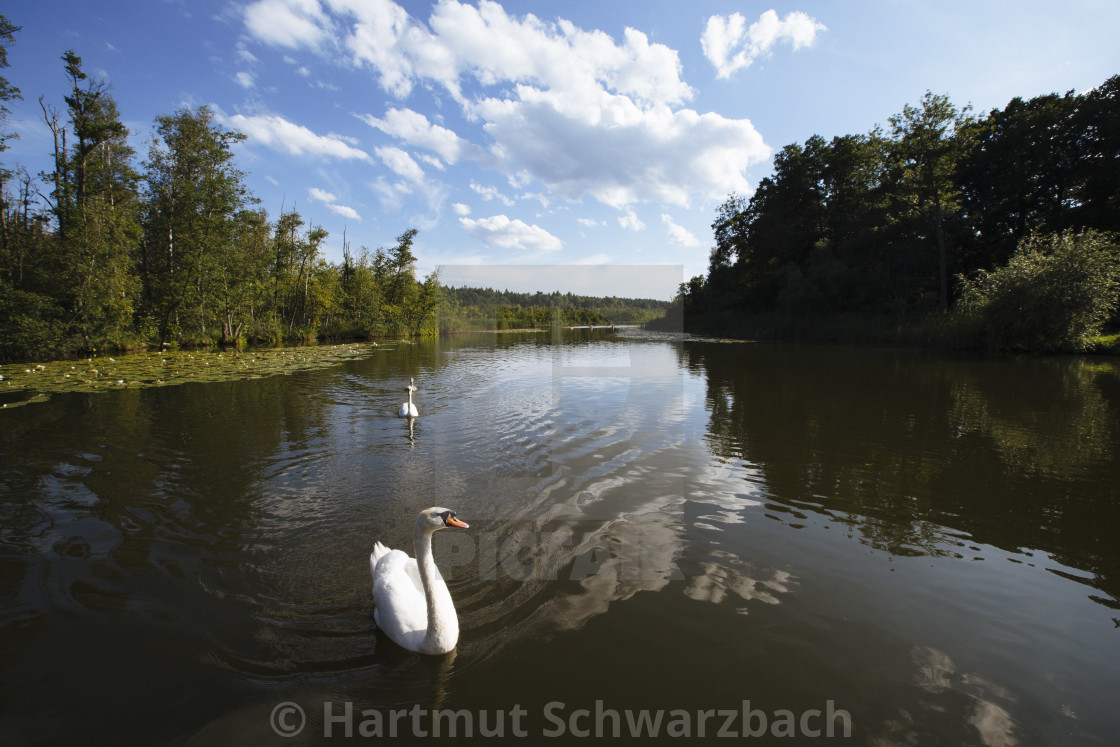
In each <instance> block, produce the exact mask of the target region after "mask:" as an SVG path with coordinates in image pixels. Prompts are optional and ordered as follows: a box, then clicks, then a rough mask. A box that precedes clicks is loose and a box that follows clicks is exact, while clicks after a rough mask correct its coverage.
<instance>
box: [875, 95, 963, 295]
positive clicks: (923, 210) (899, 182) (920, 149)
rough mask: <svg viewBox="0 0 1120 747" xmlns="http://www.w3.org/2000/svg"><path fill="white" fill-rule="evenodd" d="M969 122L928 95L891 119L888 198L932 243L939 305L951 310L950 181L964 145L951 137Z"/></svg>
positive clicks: (955, 203) (955, 205)
mask: <svg viewBox="0 0 1120 747" xmlns="http://www.w3.org/2000/svg"><path fill="white" fill-rule="evenodd" d="M970 121H971V117H970V115H969V108H968V107H965V108H963V109H958V108H957V107H956V106H955V105H953V103H952V102H951V101H950V100H949V97H948V96H942V95H937V94H934V93H931V92H929V91H927V92H926V94H925V96H923V97H922V101H921V105H920V106H911V105H909V104H907V105H906V106H905V107H904V108H903V110H902V113H901V114H896V115H894V116H892V117H890V119H889V122H890V125H891V136H892V139H893V143H892V147H891V156H892V163H891V166H892V174H891V187H890V194H891V195H892V197H893V198H894V201H895V208H896V210H897V212H898V214H899V216H900V217H901V218H903V219H910V220H913V221H914V222H915V224H916V225H917V226H918V227H919V230H921V231H923V232H924V233H925V234H927V236H928V237H929V238H931V239H932V242H933V244H934V245H935V247H936V254H937V281H938V282H937V288H938V290H937V305H938V308H939V309H940V310H941V312H942V313H944V312H945V311H946V310H947V309H948V308H949V229H948V223H949V221H950V220H951V218H952V216H953V215H954V213H955V212H956V211H957V210H958V209H959V202H960V201H959V194H958V192H957V189H956V184H955V182H954V179H953V176H954V173H955V171H956V164H957V160H958V158H959V157H960V152H961V149H962V146H963V142H962V140H961V139H960V138H956V137H954V136H955V135H956V134H957V132H958V131H960V130H962V129H963V128H964V127H965V125H967V124H968V123H969V122H970Z"/></svg>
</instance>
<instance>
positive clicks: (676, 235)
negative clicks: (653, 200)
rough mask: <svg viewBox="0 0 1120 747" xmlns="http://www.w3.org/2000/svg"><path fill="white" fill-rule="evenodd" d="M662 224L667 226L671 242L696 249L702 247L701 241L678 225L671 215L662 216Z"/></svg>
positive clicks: (663, 214)
mask: <svg viewBox="0 0 1120 747" xmlns="http://www.w3.org/2000/svg"><path fill="white" fill-rule="evenodd" d="M661 222H662V223H664V224H665V227H666V229H667V230H668V232H669V241H670V242H671V243H673V244H676V245H677V246H684V247H694V246H700V239H698V238H696V235H695V234H693V233H692V231H689V230H688V229H687V228H685V227H684V226H682V225H679V224H677V223H676V222H675V221H674V220H673V217H672V216H671V215H668V214H666V213H662V214H661Z"/></svg>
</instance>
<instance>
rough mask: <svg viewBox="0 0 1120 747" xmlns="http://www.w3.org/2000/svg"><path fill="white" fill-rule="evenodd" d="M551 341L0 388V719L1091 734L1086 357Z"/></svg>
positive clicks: (385, 349)
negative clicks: (410, 642)
mask: <svg viewBox="0 0 1120 747" xmlns="http://www.w3.org/2000/svg"><path fill="white" fill-rule="evenodd" d="M556 334H557V338H556V339H553V338H552V336H551V335H550V334H545V333H542V334H540V335H517V334H502V335H480V336H475V337H460V338H453V339H444V340H431V341H424V342H420V343H417V344H402V345H400V346H395V347H394V346H381V347H380V348H372V347H371V348H369V354H368V356H366V357H364V358H360V359H356V360H351V361H347V362H344V363H342V364H339V365H336V366H334V367H332V368H327V369H323V370H318V371H305V372H301V373H296V374H292V375H287V376H273V377H268V378H261V379H255V380H243V381H235V382H218V383H205V384H201V383H199V384H185V385H182V386H174V387H163V388H151V389H139V388H130V389H121V390H119V391H110V392H105V393H98V394H77V393H74V394H62V395H55V396H53V397H52V398H51V399H50V400H49V401H47V402H44V403H40V404H33V405H28V406H25V407H20V408H18V409H14V410H11V411H6V412H4V413H3V414H2V415H0V609H2V611H0V744H5V745H7V744H37V743H54V744H75V743H94V744H200V745H214V744H220V745H224V744H320V743H324V744H331V743H334V742H337V741H341V739H342V738H344V737H345V735H346V733H347V732H348V731H349V732H350V733H352V734H353V735H354V736H355V737H360V736H363V735H364V736H365V737H366V739H367V741H369V740H376V741H382V740H384V741H388V742H390V743H412V742H416V741H420V739H421V738H430V737H431V736H434V735H435V734H436V733H438V734H439V735H441V736H444V737H446V736H448V735H451V734H455V735H456V736H457V737H458V738H459V739H460V740H461V739H462V738H463V737H464V736H466V735H473V736H474V737H475V738H478V737H479V736H480V735H484V734H486V735H489V734H501V735H503V736H504V737H505V738H506V739H507V740H511V741H516V740H518V739H520V741H522V742H526V743H530V744H532V743H538V744H539V743H540V742H541V741H542V739H541V738H542V737H556V739H553V740H552V743H560V744H568V743H571V742H572V741H573V740H575V741H576V743H578V742H579V741H581V738H582V737H583V736H584V735H585V734H587V735H588V737H589V739H590V740H591V741H594V739H593V738H594V736H595V735H596V734H597V733H599V734H601V735H603V736H605V737H612V736H613V735H614V734H615V733H616V731H617V733H618V734H619V735H620V736H621V737H627V736H630V735H631V734H640V735H641V741H642V742H650V743H652V742H653V741H655V740H654V739H653V738H652V737H651V736H650V733H651V731H653V730H654V729H656V730H657V732H658V734H659V738H660V739H664V738H666V737H667V736H669V737H675V738H677V739H676V741H677V742H680V741H681V740H680V737H691V738H692V740H696V741H699V740H701V739H705V740H706V739H710V738H713V737H718V736H721V735H732V736H735V737H737V738H740V739H742V738H743V737H747V738H749V739H751V740H752V741H753V742H755V743H767V742H777V743H796V744H802V743H815V742H817V741H828V740H827V738H828V736H829V735H832V737H833V739H834V740H835V741H837V742H840V743H846V744H861V745H890V744H899V745H910V744H919V745H926V744H928V745H935V744H936V745H956V744H974V745H989V746H1005V745H1016V744H1022V745H1042V744H1062V745H1067V744H1068V745H1095V744H1100V745H1112V744H1115V743H1116V740H1117V738H1118V737H1120V709H1117V707H1116V706H1117V702H1118V701H1117V693H1118V692H1120V603H1118V600H1120V369H1118V367H1117V362H1116V361H1115V360H1112V361H1109V360H1092V359H1081V358H965V357H958V356H949V355H941V354H933V353H927V352H917V351H910V350H884V349H853V348H841V347H812V346H796V345H756V344H744V343H719V342H701V341H682V340H679V339H670V338H658V337H654V336H649V335H645V334H643V333H639V332H629V333H620V332H611V331H601V330H595V331H590V330H576V331H568V330H564V331H563V332H562V333H560V332H558V333H556ZM409 377H415V379H416V384H417V386H418V388H419V391H418V392H417V393H416V396H415V402H416V405H417V407H418V408H419V410H420V417H419V418H418V419H416V420H415V421H414V422H411V423H410V422H409V421H407V420H402V419H398V418H397V417H395V412H396V410H397V408H398V407H399V406H400V404H401V402H402V401H403V400H404V398H405V395H404V392H403V391H402V390H403V387H404V386H405V385H406V384H407V383H408V380H409ZM432 505H439V506H445V507H448V508H451V509H454V510H455V511H456V512H457V513H458V514H459V515H460V517H462V518H463V519H465V520H466V521H468V522H469V523H470V525H471V528H470V529H469V530H465V531H454V532H452V531H445V532H440V533H438V534H437V535H436V536H435V540H434V542H435V546H436V559H437V562H438V563H439V565H440V568H441V569H442V571H443V575H444V576H445V578H447V579H448V585H449V587H450V589H451V594H452V596H453V597H454V600H455V603H456V606H457V608H458V613H459V619H460V625H461V629H462V634H461V637H460V640H459V646H458V648H457V650H456V651H455V652H454V653H452V654H450V655H448V656H445V657H425V656H420V655H417V654H412V653H409V652H407V651H404V650H402V649H399V648H397V647H396V646H395V645H394V644H392V643H391V642H390V641H388V639H386V638H384V637H383V636H382V635H380V634H379V633H378V631H377V630H376V626H375V625H374V622H373V615H372V599H371V595H370V578H369V569H368V555H369V552H370V549H371V547H372V545H373V543H374V541H375V540H378V539H380V540H382V541H383V542H385V543H386V544H388V545H389V546H391V547H400V548H403V549H406V550H408V552H409V553H410V554H411V553H412V548H411V531H412V524H413V521H414V519H415V517H416V514H417V512H418V511H419V510H421V509H423V508H426V507H428V506H432ZM647 719H648V720H647ZM296 731H298V734H296V735H295V736H287V733H291V732H296ZM845 734H847V735H848V736H847V738H845ZM818 735H819V739H815V740H814V739H811V738H812V737H816V736H818ZM786 737H794V738H793V739H789V738H786ZM685 741H686V742H687V741H691V740H685Z"/></svg>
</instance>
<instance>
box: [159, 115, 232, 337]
mask: <svg viewBox="0 0 1120 747" xmlns="http://www.w3.org/2000/svg"><path fill="white" fill-rule="evenodd" d="M244 139H245V136H244V135H242V134H241V133H239V132H235V131H231V130H226V129H224V128H222V127H221V126H220V125H219V124H218V123H216V122H215V121H214V116H213V114H212V113H211V112H210V110H209V109H208V108H207V107H204V106H203V107H199V108H198V109H182V110H180V111H178V112H176V113H175V114H173V115H170V116H161V117H158V118H157V119H156V132H155V136H154V139H153V143H152V146H151V148H150V150H149V153H148V161H147V163H146V166H147V176H146V181H147V206H146V208H147V210H146V216H145V226H144V241H145V245H144V252H143V256H142V262H143V263H144V272H143V274H144V277H145V280H146V282H147V283H148V286H149V287H148V288H147V289H146V291H145V298H146V299H148V302H149V306H148V311H149V314H150V317H151V319H152V321H153V322H154V323H155V325H156V326H157V327H158V331H159V337H160V341H161V342H164V341H167V340H168V339H171V338H176V337H179V336H180V335H181V334H182V333H183V331H185V330H191V331H192V334H196V335H197V336H198V338H199V339H208V338H209V333H210V331H211V330H213V328H215V327H220V326H221V317H222V315H223V312H225V311H226V308H225V307H224V305H223V304H222V302H221V299H220V297H219V294H218V291H219V289H220V288H221V284H222V278H223V276H228V274H229V272H232V269H231V268H233V266H234V265H235V264H236V263H238V262H240V261H242V257H241V255H240V252H239V248H238V247H237V245H236V243H235V238H236V236H237V233H238V231H237V228H238V223H237V220H238V215H239V214H240V212H241V210H242V209H243V208H244V207H246V205H247V204H248V203H249V202H251V201H252V197H251V195H250V194H249V193H248V190H247V189H246V187H245V185H244V177H245V175H244V173H243V172H242V171H241V170H240V169H238V168H237V167H236V166H235V165H234V162H233V152H232V147H233V145H234V144H235V143H237V142H240V141H242V140H244Z"/></svg>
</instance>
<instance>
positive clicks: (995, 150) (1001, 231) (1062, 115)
mask: <svg viewBox="0 0 1120 747" xmlns="http://www.w3.org/2000/svg"><path fill="white" fill-rule="evenodd" d="M1080 104H1081V102H1080V97H1078V96H1076V95H1075V94H1074V93H1073V92H1072V91H1071V92H1069V93H1067V94H1065V95H1064V96H1059V95H1057V94H1050V95H1047V96H1038V97H1035V98H1033V99H1031V100H1029V101H1024V100H1023V99H1021V98H1015V99H1012V100H1011V101H1010V102H1009V103H1008V104H1007V106H1006V107H1004V109H1002V110H1000V109H993V110H992V111H991V112H990V113H989V114H988V115H987V116H986V117H984V118H982V119H979V120H976V121H974V122H971V123H969V124H968V125H967V127H966V128H965V133H966V134H967V139H968V148H967V149H966V150H964V152H963V153H962V155H961V158H960V160H959V161H958V164H957V173H956V175H955V180H956V182H957V184H958V187H959V189H960V203H961V208H962V211H963V214H964V220H965V221H966V222H967V224H968V226H969V227H970V229H971V230H972V231H973V232H974V234H975V238H974V240H973V241H972V242H971V243H972V244H973V246H974V248H973V250H972V252H973V256H971V257H969V258H968V259H967V264H968V265H971V266H995V265H997V264H1002V263H1004V262H1006V261H1007V260H1008V259H1009V258H1010V256H1011V253H1012V252H1013V251H1014V250H1015V247H1016V246H1017V245H1018V243H1019V241H1020V240H1022V239H1023V238H1025V237H1026V236H1027V235H1028V234H1030V233H1031V232H1033V231H1062V230H1065V229H1066V228H1069V227H1070V226H1071V225H1073V222H1074V221H1076V219H1077V218H1076V210H1075V209H1074V208H1075V206H1076V203H1077V201H1078V200H1079V199H1080V195H1079V192H1080V190H1079V187H1078V182H1079V180H1080V176H1079V174H1078V171H1079V169H1080V166H1079V161H1080V158H1079V156H1078V153H1079V146H1078V142H1077V140H1078V137H1077V135H1076V132H1075V128H1074V115H1075V113H1076V112H1077V110H1078V108H1079V106H1080Z"/></svg>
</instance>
